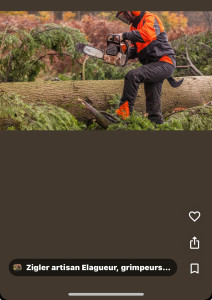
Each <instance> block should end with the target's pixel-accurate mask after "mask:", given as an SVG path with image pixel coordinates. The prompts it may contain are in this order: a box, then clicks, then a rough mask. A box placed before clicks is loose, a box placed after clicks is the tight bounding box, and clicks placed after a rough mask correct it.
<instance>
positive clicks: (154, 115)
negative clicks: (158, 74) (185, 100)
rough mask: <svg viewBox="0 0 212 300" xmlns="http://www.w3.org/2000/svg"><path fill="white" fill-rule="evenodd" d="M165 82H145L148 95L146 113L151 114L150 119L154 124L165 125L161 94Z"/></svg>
mask: <svg viewBox="0 0 212 300" xmlns="http://www.w3.org/2000/svg"><path fill="white" fill-rule="evenodd" d="M162 86H163V81H159V82H150V83H149V82H144V90H145V94H146V112H147V113H148V114H149V116H148V119H149V120H150V121H151V122H152V123H156V124H163V122H164V120H163V115H162V112H161V93H162Z"/></svg>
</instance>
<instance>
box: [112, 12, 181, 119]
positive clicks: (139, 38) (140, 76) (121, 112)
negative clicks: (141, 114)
mask: <svg viewBox="0 0 212 300" xmlns="http://www.w3.org/2000/svg"><path fill="white" fill-rule="evenodd" d="M116 17H117V18H118V19H119V20H121V21H123V22H125V23H127V24H128V25H130V31H129V32H124V33H121V34H119V35H120V39H121V41H123V40H129V41H131V47H130V51H129V59H134V58H138V59H139V61H140V63H142V65H143V66H141V67H140V68H137V69H134V70H131V71H130V72H128V73H127V75H126V76H125V83H124V91H123V95H122V98H121V101H120V105H119V109H118V110H117V111H116V113H117V115H118V116H119V117H120V118H122V119H126V118H127V117H128V116H130V114H131V113H132V111H133V107H134V103H135V100H136V96H137V93H138V88H139V84H140V83H144V90H145V95H146V112H147V113H148V118H149V120H150V121H151V122H153V123H156V124H162V123H163V122H164V119H163V115H162V111H161V93H162V85H163V81H164V80H165V79H168V80H169V82H170V84H171V80H172V81H173V80H174V79H173V78H172V77H171V76H172V74H173V72H174V70H175V68H176V58H175V52H174V50H173V49H172V47H171V45H170V44H169V42H168V38H167V34H166V32H165V30H164V26H163V24H162V22H161V20H160V19H159V17H158V16H156V15H155V14H153V13H151V12H148V11H118V12H117V14H116ZM170 77H171V78H170Z"/></svg>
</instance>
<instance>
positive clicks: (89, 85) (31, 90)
mask: <svg viewBox="0 0 212 300" xmlns="http://www.w3.org/2000/svg"><path fill="white" fill-rule="evenodd" d="M123 85H124V81H123V80H103V81H101V80H97V81H92V80H91V81H90V80H88V81H60V82H52V81H46V82H43V83H41V82H14V83H0V96H1V95H2V94H4V93H16V94H18V95H20V97H21V99H22V100H24V101H26V102H40V101H41V102H47V103H49V104H53V105H57V106H60V107H63V108H65V109H67V110H68V111H69V112H70V113H71V114H73V115H74V116H75V117H76V118H77V119H78V120H80V121H82V120H86V119H90V118H91V117H92V116H91V114H90V113H89V111H88V110H87V109H86V108H85V106H83V105H82V104H81V102H80V101H79V100H78V99H79V98H80V99H82V100H85V101H87V102H88V103H90V104H91V105H92V106H93V107H95V108H96V109H97V110H99V111H105V110H107V109H108V108H109V106H110V105H109V100H112V97H113V95H117V94H119V95H121V94H122V90H123ZM209 101H212V76H197V77H185V80H184V83H183V85H182V86H181V87H179V88H176V89H174V88H172V87H171V86H170V85H169V83H168V82H167V81H165V82H164V86H163V94H162V109H163V112H172V111H173V110H174V109H175V108H177V107H185V108H190V107H193V106H198V105H201V104H203V103H206V102H209ZM135 109H136V110H137V111H139V112H145V95H144V87H143V84H141V86H140V89H139V92H138V96H137V99H136V104H135Z"/></svg>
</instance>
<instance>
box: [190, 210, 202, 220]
mask: <svg viewBox="0 0 212 300" xmlns="http://www.w3.org/2000/svg"><path fill="white" fill-rule="evenodd" d="M189 217H190V219H191V220H192V221H194V222H196V221H198V220H199V218H200V217H201V213H200V212H199V211H190V213H189Z"/></svg>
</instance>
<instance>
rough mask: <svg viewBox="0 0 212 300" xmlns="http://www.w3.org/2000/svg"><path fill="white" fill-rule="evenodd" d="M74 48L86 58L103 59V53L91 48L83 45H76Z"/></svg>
mask: <svg viewBox="0 0 212 300" xmlns="http://www.w3.org/2000/svg"><path fill="white" fill-rule="evenodd" d="M76 48H77V50H78V51H79V52H81V53H83V54H86V55H88V56H92V57H95V58H99V59H104V51H102V50H100V49H97V48H94V47H92V46H89V45H86V44H83V43H77V44H76Z"/></svg>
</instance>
